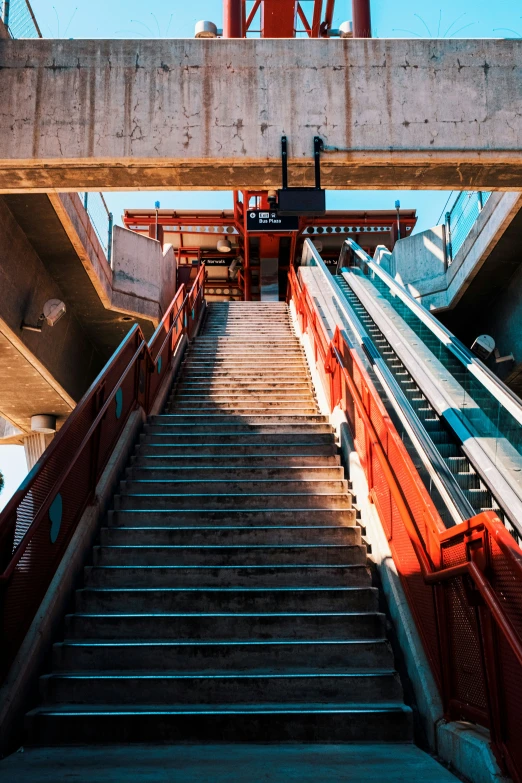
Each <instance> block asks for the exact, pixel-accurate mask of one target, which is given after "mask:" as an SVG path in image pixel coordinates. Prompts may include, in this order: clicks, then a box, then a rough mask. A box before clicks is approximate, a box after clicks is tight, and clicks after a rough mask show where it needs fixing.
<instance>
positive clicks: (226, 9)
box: [223, 0, 243, 38]
mask: <svg viewBox="0 0 522 783" xmlns="http://www.w3.org/2000/svg"><path fill="white" fill-rule="evenodd" d="M223 38H243V2H242V0H223Z"/></svg>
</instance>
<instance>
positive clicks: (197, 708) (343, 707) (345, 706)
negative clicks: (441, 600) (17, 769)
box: [28, 701, 411, 715]
mask: <svg viewBox="0 0 522 783" xmlns="http://www.w3.org/2000/svg"><path fill="white" fill-rule="evenodd" d="M390 711H393V712H401V713H410V712H411V708H410V707H408V706H406V704H404V703H403V702H400V701H392V702H371V703H365V702H362V703H361V702H345V703H335V702H334V703H325V704H323V703H320V702H319V703H317V702H312V703H310V704H308V703H300V702H297V703H295V704H292V703H288V704H287V703H281V702H279V703H273V704H271V703H268V704H183V705H182V706H181V705H180V706H179V707H178V708H177V709H176V707H175V706H174V705H171V706H169V708H166V707H165V705H164V704H158V705H149V704H147V705H140V704H136V705H129V704H122V705H107V704H89V705H85V707H84V709H82V705H80V704H57V705H52V706H48V705H41V706H39V707H36V708H35V709H34V710H31V711H30V712H29V713H28V715H38V714H42V713H46V714H57V715H78V714H82V713H83V712H89V713H92V712H98V713H100V714H109V715H118V714H131V715H132V714H138V713H141V714H158V713H159V714H167V715H169V714H181V715H188V714H191V713H205V712H211V713H214V714H215V713H218V712H223V713H239V714H242V715H245V714H246V715H248V714H252V713H265V714H266V713H268V714H274V713H279V712H282V713H285V712H297V713H303V712H332V713H343V712H348V713H350V712H356V713H368V712H390Z"/></svg>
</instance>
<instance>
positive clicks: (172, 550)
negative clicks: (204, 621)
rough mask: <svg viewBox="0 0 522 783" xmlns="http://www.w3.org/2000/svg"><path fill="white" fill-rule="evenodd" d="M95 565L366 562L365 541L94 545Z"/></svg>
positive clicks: (218, 565)
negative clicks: (352, 542)
mask: <svg viewBox="0 0 522 783" xmlns="http://www.w3.org/2000/svg"><path fill="white" fill-rule="evenodd" d="M92 562H93V565H95V566H112V565H117V566H132V565H137V566H149V565H150V566H170V565H179V566H181V565H185V566H189V565H192V566H196V567H197V566H215V567H217V568H220V567H228V566H236V565H238V566H247V565H252V566H258V565H259V566H262V565H265V564H266V565H295V564H299V565H314V564H316V563H321V564H322V565H365V564H366V546H364V545H363V544H348V543H347V544H301V543H298V544H250V545H239V546H238V545H236V546H234V545H226V544H222V545H216V544H210V545H205V544H199V545H196V546H182V545H170V546H169V545H163V546H158V545H153V544H151V545H148V546H144V545H140V546H131V545H126V546H95V547H94V548H93V553H92Z"/></svg>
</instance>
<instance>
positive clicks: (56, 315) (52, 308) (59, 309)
mask: <svg viewBox="0 0 522 783" xmlns="http://www.w3.org/2000/svg"><path fill="white" fill-rule="evenodd" d="M66 312H67V308H66V307H65V303H64V302H62V300H61V299H48V300H47V302H46V303H45V304H44V306H43V310H42V314H41V315H40V316H39V318H38V321H37V322H36V324H34V325H33V324H27V323H26V322H25V321H22V327H21V328H22V329H25V330H26V331H28V332H41V331H42V326H43V324H44V321H47V323H48V324H49V326H55V324H57V323H58V321H59V320H60V318H62V317H63V316H64V315H65V313H66Z"/></svg>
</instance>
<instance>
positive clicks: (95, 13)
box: [0, 0, 522, 509]
mask: <svg viewBox="0 0 522 783" xmlns="http://www.w3.org/2000/svg"><path fill="white" fill-rule="evenodd" d="M304 2H305V3H306V4H307V5H308V3H307V0H304ZM31 4H32V6H33V10H34V12H35V15H36V18H37V19H38V22H39V24H40V27H41V29H42V33H43V35H44V37H46V38H137V39H138V38H156V37H158V38H159V37H173V38H185V37H187V38H191V37H192V36H193V34H194V24H195V22H196V21H198V20H199V19H211V20H212V21H214V22H215V23H216V24H217V25H218V27H221V25H222V2H221V0H192V2H186V0H169V2H167V0H149V1H148V2H147V3H146V4H144V3H143V0H89V2H86V0H54V2H53V1H52V0H31ZM521 16H522V2H521V0H501V2H497V3H494V2H491V0H439V2H435V3H429V4H428V3H420V2H419V0H372V20H373V31H374V35H375V36H377V37H380V38H416V37H421V38H428V37H458V38H461V37H463V38H465V37H470V38H503V37H520V36H522V19H521ZM350 18H351V0H337V2H336V14H335V18H334V26H337V25H338V24H339V23H340V22H342V21H344V20H345V19H350ZM448 195H449V194H448V193H447V192H431V191H362V192H358V191H347V192H342V191H336V192H330V193H329V194H328V202H327V203H328V207H329V208H330V209H391V208H393V205H394V203H395V200H396V199H399V200H400V201H401V204H402V206H403V207H405V208H411V209H413V208H415V209H417V212H418V215H419V222H418V224H417V230H423V229H425V228H429V227H430V226H432V225H434V224H435V223H436V222H437V220H438V218H439V216H440V214H441V212H442V211H443V209H444V205H445V204H446V202H447V199H448ZM106 198H107V201H108V204H109V208H110V209H111V210H112V211H113V213H114V216H115V218H116V219H117V220H118V219H119V217H120V216H121V213H122V211H123V209H125V207H134V208H140V207H153V205H154V202H155V201H156V200H159V201H160V202H161V205H162V207H172V208H178V209H191V208H197V207H199V208H200V209H211V208H213V207H215V208H223V207H227V206H230V205H231V199H230V197H229V196H227V194H226V193H223V192H216V193H202V192H199V193H182V192H178V193H176V192H162V193H153V192H142V193H108V194H106ZM0 470H2V471H3V472H4V473H5V476H6V489H5V490H4V492H3V493H2V495H0V509H1V508H2V507H3V505H4V504H5V502H6V501H7V499H8V498H9V497H10V495H11V494H12V492H13V491H14V490H15V489H16V487H17V485H18V484H19V482H20V481H21V480H22V478H23V476H24V473H25V462H24V458H23V449H22V448H21V447H5V446H4V447H0Z"/></svg>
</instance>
